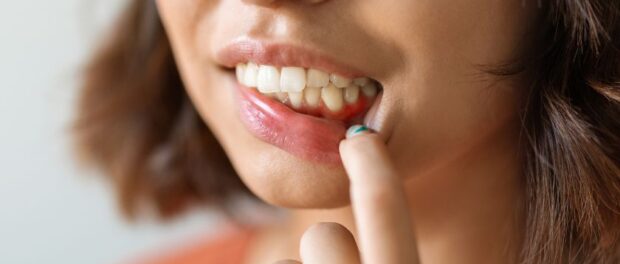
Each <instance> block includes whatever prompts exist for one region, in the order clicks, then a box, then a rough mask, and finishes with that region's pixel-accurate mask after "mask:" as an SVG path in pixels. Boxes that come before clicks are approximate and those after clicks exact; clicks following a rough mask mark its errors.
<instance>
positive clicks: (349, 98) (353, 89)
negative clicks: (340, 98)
mask: <svg viewBox="0 0 620 264" xmlns="http://www.w3.org/2000/svg"><path fill="white" fill-rule="evenodd" d="M359 95H360V88H359V87H358V86H357V85H353V84H351V85H349V86H347V88H345V89H344V101H345V102H347V103H348V104H354V103H355V102H357V99H358V98H359Z"/></svg>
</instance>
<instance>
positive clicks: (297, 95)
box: [288, 92, 304, 109]
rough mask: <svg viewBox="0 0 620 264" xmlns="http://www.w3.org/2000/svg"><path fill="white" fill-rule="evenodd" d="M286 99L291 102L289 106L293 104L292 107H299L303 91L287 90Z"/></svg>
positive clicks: (302, 98)
mask: <svg viewBox="0 0 620 264" xmlns="http://www.w3.org/2000/svg"><path fill="white" fill-rule="evenodd" d="M288 100H289V101H290V102H291V106H293V108H296V109H299V108H301V104H302V103H303V100H304V93H303V92H289V93H288Z"/></svg>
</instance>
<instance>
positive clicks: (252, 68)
mask: <svg viewBox="0 0 620 264" xmlns="http://www.w3.org/2000/svg"><path fill="white" fill-rule="evenodd" d="M256 76H258V65H256V64H254V63H248V66H247V67H246V68H245V76H244V78H243V84H244V85H246V86H248V87H256Z"/></svg>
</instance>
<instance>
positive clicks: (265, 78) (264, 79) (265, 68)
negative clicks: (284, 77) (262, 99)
mask: <svg viewBox="0 0 620 264" xmlns="http://www.w3.org/2000/svg"><path fill="white" fill-rule="evenodd" d="M246 70H247V69H246ZM256 86H257V87H258V90H259V91H260V92H261V93H271V92H279V91H280V72H279V71H278V68H276V67H273V66H269V65H261V66H260V67H259V68H258V76H257V77H256Z"/></svg>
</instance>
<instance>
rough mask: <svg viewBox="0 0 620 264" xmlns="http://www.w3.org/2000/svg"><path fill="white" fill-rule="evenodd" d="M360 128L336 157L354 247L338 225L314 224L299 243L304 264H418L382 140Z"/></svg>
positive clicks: (400, 186) (348, 234)
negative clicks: (343, 174)
mask: <svg viewBox="0 0 620 264" xmlns="http://www.w3.org/2000/svg"><path fill="white" fill-rule="evenodd" d="M364 129H365V127H361V126H354V127H352V128H351V129H349V131H348V132H347V139H345V140H343V141H342V142H341V143H340V154H341V157H342V161H343V164H344V167H345V169H346V171H347V174H348V176H349V180H350V183H351V187H350V194H351V204H352V206H353V213H354V216H355V222H356V225H357V229H358V238H359V247H358V245H356V243H355V240H354V238H353V235H352V234H351V232H350V231H349V230H347V229H346V228H345V227H343V226H342V225H339V224H336V223H321V224H317V225H314V226H312V227H310V228H309V229H308V230H307V231H306V233H305V234H304V235H303V237H302V239H301V245H300V254H301V259H302V261H303V263H304V264H359V263H364V264H412V263H413V264H415V263H419V258H418V253H417V245H416V241H415V237H414V236H413V232H412V230H411V220H410V215H409V208H408V206H407V202H406V199H405V192H404V188H403V184H402V180H401V178H400V176H399V175H398V173H397V171H396V170H395V168H394V166H393V164H392V162H391V160H390V158H389V155H388V151H387V148H386V146H385V143H384V142H383V140H382V139H381V138H380V137H379V136H378V135H377V134H374V133H370V132H369V131H367V130H366V131H364ZM354 132H357V134H356V133H354ZM277 263H278V264H292V263H300V262H298V261H291V260H285V261H280V262H277Z"/></svg>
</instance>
